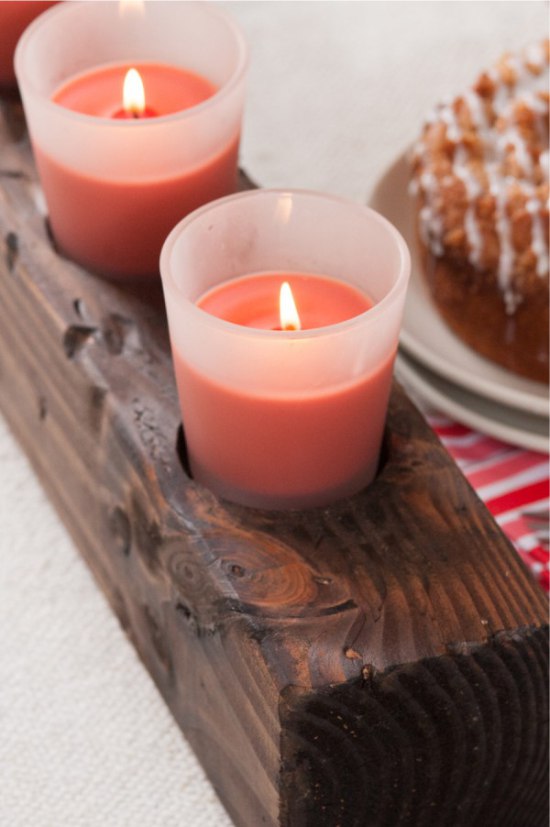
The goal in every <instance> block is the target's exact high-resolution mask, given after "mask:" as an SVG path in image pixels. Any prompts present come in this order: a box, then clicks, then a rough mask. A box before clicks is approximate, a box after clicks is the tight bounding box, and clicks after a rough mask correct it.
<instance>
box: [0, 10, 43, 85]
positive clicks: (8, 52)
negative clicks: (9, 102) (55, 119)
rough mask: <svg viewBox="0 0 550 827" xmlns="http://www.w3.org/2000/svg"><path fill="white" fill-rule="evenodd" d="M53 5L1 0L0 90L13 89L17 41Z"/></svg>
mask: <svg viewBox="0 0 550 827" xmlns="http://www.w3.org/2000/svg"><path fill="white" fill-rule="evenodd" d="M54 5H55V3H48V2H27V0H2V2H0V88H2V89H12V88H15V85H16V83H15V72H14V69H13V54H14V52H15V47H16V45H17V41H18V40H19V38H20V37H21V35H22V34H23V32H24V31H25V29H26V28H27V26H28V25H29V23H30V22H31V21H32V20H34V18H35V17H37V16H38V15H39V14H41V13H42V12H43V11H45V10H46V9H48V8H49V7H50V6H54Z"/></svg>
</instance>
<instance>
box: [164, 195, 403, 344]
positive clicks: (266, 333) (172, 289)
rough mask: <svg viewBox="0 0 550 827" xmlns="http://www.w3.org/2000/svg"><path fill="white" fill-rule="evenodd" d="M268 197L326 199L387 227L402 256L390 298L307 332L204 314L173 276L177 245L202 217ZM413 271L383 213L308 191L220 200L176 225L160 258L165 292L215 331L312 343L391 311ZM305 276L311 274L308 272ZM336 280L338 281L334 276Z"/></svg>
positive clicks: (398, 238)
mask: <svg viewBox="0 0 550 827" xmlns="http://www.w3.org/2000/svg"><path fill="white" fill-rule="evenodd" d="M264 195H267V196H270V195H279V196H289V195H290V196H294V195H296V196H298V197H300V196H308V197H313V198H316V199H317V198H318V199H323V200H325V201H331V202H333V203H335V204H339V205H341V206H342V207H345V208H347V209H355V210H356V211H357V212H362V213H364V214H366V215H368V216H370V218H371V219H374V220H375V221H377V222H378V223H379V224H381V226H383V227H384V228H385V229H386V230H387V231H389V234H390V235H391V236H393V238H394V240H395V241H396V244H397V248H398V250H399V254H400V266H399V272H398V274H397V278H396V280H395V283H394V284H393V285H392V287H391V289H390V290H389V291H388V292H387V293H386V295H385V296H384V297H383V298H382V299H380V301H378V302H376V303H375V304H373V306H372V307H370V308H369V309H368V310H365V311H364V312H363V313H359V314H358V315H357V316H353V317H352V318H350V319H346V320H345V321H343V322H338V323H336V324H331V325H322V326H319V327H314V328H308V329H306V330H265V329H262V328H257V327H247V326H245V325H240V324H237V323H235V322H230V321H227V320H225V319H220V318H219V317H218V316H213V315H212V314H211V313H208V312H207V311H206V310H203V309H202V308H201V307H198V306H197V304H196V302H195V301H193V300H192V299H189V298H188V297H187V296H186V295H185V294H184V293H183V292H182V290H181V287H180V286H179V285H178V284H177V283H176V281H175V279H174V274H173V272H172V267H171V262H170V259H171V255H172V251H173V248H174V246H175V244H176V243H177V241H178V239H179V237H180V235H181V233H182V231H183V230H185V228H186V227H187V226H188V225H190V224H192V223H193V222H194V221H196V220H197V219H199V218H200V217H201V216H202V215H204V213H208V212H211V210H212V209H215V208H217V207H219V206H222V205H223V204H227V203H229V202H235V201H238V200H241V199H244V198H251V197H252V198H253V197H262V196H264ZM410 268H411V258H410V253H409V248H408V247H407V244H406V242H405V239H404V238H403V236H402V235H401V233H400V232H399V231H398V230H397V229H396V228H395V227H394V225H393V224H392V223H391V222H390V221H388V219H387V218H385V217H384V216H383V215H381V213H379V212H377V211H376V210H374V209H372V207H369V206H367V205H366V204H359V203H356V202H354V201H350V200H349V199H346V198H342V197H341V196H338V195H332V194H329V193H324V192H319V191H316V190H308V189H277V188H275V189H272V188H261V189H257V190H250V191H247V192H239V193H234V194H233V195H227V196H225V197H224V198H218V199H216V200H215V201H211V202H210V203H208V204H205V205H204V206H202V207H199V209H197V210H194V212H192V213H190V214H189V215H187V216H186V217H185V218H183V219H182V220H181V221H180V222H179V223H178V224H176V226H175V227H174V228H173V229H172V231H171V232H170V234H169V235H168V236H167V238H166V241H165V242H164V245H163V247H162V250H161V255H160V272H161V277H162V281H163V285H164V289H165V290H166V291H167V292H169V293H170V294H171V296H172V298H173V299H174V300H175V301H177V302H178V303H183V304H184V305H185V308H186V310H187V311H188V312H190V313H192V314H193V315H195V317H196V318H199V317H200V318H201V319H202V322H203V323H204V324H207V325H210V326H212V327H214V328H217V329H218V330H224V331H225V332H226V333H228V334H232V335H237V336H247V337H249V338H262V339H275V338H277V339H286V340H288V339H311V338H316V337H318V336H322V335H323V336H327V335H331V336H332V335H338V334H340V333H345V332H346V331H348V330H350V329H353V328H355V327H358V326H360V325H361V324H363V322H364V321H366V320H367V318H368V319H371V320H372V319H374V318H375V317H377V316H379V315H381V314H382V313H384V312H386V311H387V309H388V308H389V307H391V305H393V304H394V302H395V301H396V300H398V298H399V296H400V295H401V294H402V293H403V292H404V291H405V290H406V288H407V284H408V281H409V274H410ZM266 272H267V271H266ZM269 272H272V271H269ZM303 272H305V273H306V274H307V272H308V271H303ZM316 274H317V273H315V272H313V271H311V275H316ZM247 275H251V274H250V273H242V274H239V275H238V276H234V277H233V278H241V277H243V278H244V277H246V276H247ZM322 275H326V276H331V274H329V273H324V274H322ZM333 278H338V277H337V276H334V277H333ZM220 284H221V282H220Z"/></svg>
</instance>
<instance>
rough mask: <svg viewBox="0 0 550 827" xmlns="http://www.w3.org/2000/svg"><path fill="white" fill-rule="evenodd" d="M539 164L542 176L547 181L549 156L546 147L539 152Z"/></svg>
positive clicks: (549, 164)
mask: <svg viewBox="0 0 550 827" xmlns="http://www.w3.org/2000/svg"><path fill="white" fill-rule="evenodd" d="M539 165H540V168H541V170H542V177H543V178H544V180H545V181H548V178H549V176H550V158H549V153H548V150H547V149H545V150H544V152H541V153H540V157H539Z"/></svg>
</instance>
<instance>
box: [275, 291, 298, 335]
mask: <svg viewBox="0 0 550 827" xmlns="http://www.w3.org/2000/svg"><path fill="white" fill-rule="evenodd" d="M279 318H280V319H281V330H300V328H301V327H302V325H301V324H300V317H299V315H298V311H297V309H296V304H295V302H294V296H293V295H292V290H291V289H290V284H289V283H288V281H285V282H284V284H282V285H281V292H280V293H279Z"/></svg>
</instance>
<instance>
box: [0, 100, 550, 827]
mask: <svg viewBox="0 0 550 827" xmlns="http://www.w3.org/2000/svg"><path fill="white" fill-rule="evenodd" d="M0 153H1V154H0V244H1V248H0V284H1V287H0V290H1V293H0V406H1V408H2V410H3V412H4V414H5V416H6V417H7V419H8V421H9V422H10V424H11V427H12V428H13V431H14V432H15V434H16V435H17V437H18V438H19V440H20V442H21V444H22V445H23V447H24V449H25V450H26V452H27V453H28V455H29V457H30V458H31V460H32V462H33V465H34V467H35V469H36V471H37V473H38V475H39V477H40V479H41V480H42V482H43V484H44V486H45V488H46V490H47V491H48V494H49V496H50V497H51V499H52V501H53V502H54V504H55V505H56V507H57V509H58V510H59V513H60V514H61V516H62V517H63V519H64V521H65V523H66V524H67V526H68V528H69V530H70V531H71V533H72V535H73V537H74V539H75V541H76V543H77V545H78V547H79V549H80V550H81V552H82V554H83V555H84V557H85V559H86V560H87V562H88V563H89V565H90V567H91V569H92V571H93V573H94V575H95V577H96V578H97V581H98V583H99V585H100V586H101V588H102V589H103V591H104V592H105V594H106V595H107V598H108V599H109V601H110V603H111V605H112V607H113V609H114V611H115V612H116V614H117V616H118V618H119V620H120V622H121V624H122V625H123V627H124V629H125V630H126V631H127V633H128V635H129V636H130V638H131V639H132V641H133V642H134V644H135V646H136V648H137V650H138V652H139V654H140V655H141V657H142V659H143V661H144V663H145V665H146V666H147V668H148V670H149V671H150V673H151V675H152V676H153V678H154V679H155V681H156V683H157V685H158V687H159V690H160V691H161V693H162V695H163V696H164V698H165V699H166V702H167V704H168V705H169V707H170V709H171V710H172V712H173V714H174V716H175V718H176V720H177V722H178V723H179V725H180V726H181V728H182V730H183V731H184V733H185V735H186V737H187V739H188V740H189V742H190V743H191V745H192V746H193V748H194V750H195V752H196V754H197V755H198V757H199V759H200V760H201V762H202V763H203V765H204V767H205V769H206V771H207V772H208V774H209V777H210V779H211V780H212V783H213V784H214V786H215V787H216V789H217V791H218V793H219V795H220V797H221V799H222V801H223V802H224V804H225V806H226V807H227V809H228V811H229V813H230V814H231V815H232V817H233V819H234V821H235V823H236V825H239V827H262V826H263V825H267V826H268V827H275V825H279V827H324V825H326V827H383V825H385V827H399V826H400V825H415V827H420V826H421V825H426V827H428V825H432V826H433V827H445V826H446V825H447V826H448V827H462V825H464V827H476V826H477V825H479V826H480V827H481V826H482V827H491V825H493V826H494V827H507V826H509V827H543V825H546V824H547V820H548V815H547V812H548V811H547V807H548V803H547V799H546V792H547V784H546V777H547V732H546V729H545V727H546V721H547V714H546V713H547V679H546V675H547V623H546V621H547V605H546V600H545V598H544V596H543V594H542V593H541V592H540V590H539V589H538V587H537V586H536V584H535V583H534V582H533V580H532V579H531V577H530V576H529V574H528V573H527V571H526V570H525V568H524V566H523V565H522V563H521V562H520V561H519V559H518V557H517V555H516V554H515V552H514V550H513V548H512V547H511V545H510V543H509V542H508V541H507V540H506V539H505V537H504V536H503V534H502V533H501V531H500V530H499V529H498V527H497V526H496V524H495V523H494V521H493V520H492V518H491V517H490V515H489V513H488V512H487V510H486V509H485V507H484V505H483V504H482V503H481V502H480V500H479V499H478V498H477V497H476V495H475V494H474V492H473V491H472V489H471V488H470V487H469V485H468V484H467V482H466V481H465V479H464V478H463V476H462V475H461V474H460V472H459V471H458V469H457V467H456V466H455V464H454V463H453V461H452V460H451V459H450V457H449V456H448V454H447V453H446V451H445V450H444V448H443V447H442V446H441V444H440V443H439V441H438V440H437V438H436V437H435V436H434V435H433V433H432V432H431V430H430V429H429V427H428V426H427V424H426V423H425V421H424V420H423V418H422V417H421V416H420V414H419V413H418V412H417V411H416V409H415V408H414V407H413V405H412V404H411V403H410V402H409V400H408V399H407V397H406V396H405V394H404V393H403V391H402V390H401V389H400V388H399V387H398V386H397V385H396V386H395V388H394V391H393V395H392V400H391V405H390V412H389V419H388V427H387V431H386V437H385V446H384V460H383V463H382V467H381V470H380V473H379V475H378V477H377V479H376V481H375V483H374V484H373V485H372V486H371V487H370V488H369V489H368V490H366V491H364V492H361V493H360V494H359V495H357V496H356V497H354V498H352V499H350V500H349V501H345V502H340V503H337V504H335V505H334V506H331V507H330V508H325V509H312V510H310V511H295V512H287V513H277V512H271V511H261V510H254V509H247V508H243V507H239V506H234V505H230V504H228V503H225V502H222V501H220V500H219V499H217V498H216V497H215V496H214V495H212V494H211V493H210V492H209V491H207V490H205V489H204V488H202V487H201V486H199V485H197V484H196V483H195V482H194V481H193V480H191V479H189V477H188V476H187V474H186V472H185V446H184V440H183V437H182V435H181V433H179V412H178V405H177V397H176V391H175V386H174V380H173V375H172V365H171V359H170V354H169V345H168V338H167V331H166V323H165V317H164V309H163V300H162V294H161V290H160V285H159V284H158V283H149V284H142V285H137V284H136V285H116V284H110V283H107V282H102V281H99V280H98V279H96V278H94V277H92V276H90V275H89V274H87V273H85V272H84V271H83V270H81V269H79V268H78V267H76V266H75V265H73V264H71V263H70V262H68V261H66V260H64V259H62V258H61V257H60V256H58V254H57V253H56V251H55V249H54V247H53V245H52V241H51V239H50V237H49V235H48V232H47V227H46V224H45V221H44V218H43V216H42V215H41V214H40V212H39V210H38V209H37V201H36V193H37V189H36V179H35V172H34V167H33V164H32V160H31V156H30V152H29V147H28V144H27V139H26V135H25V131H24V128H23V124H22V119H21V114H20V111H19V110H18V108H17V105H16V104H10V105H7V104H5V105H4V108H3V114H2V117H1V119H0ZM39 203H40V202H39V201H38V204H39Z"/></svg>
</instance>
